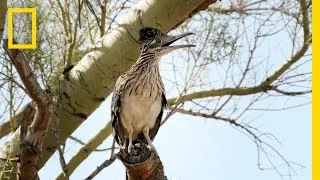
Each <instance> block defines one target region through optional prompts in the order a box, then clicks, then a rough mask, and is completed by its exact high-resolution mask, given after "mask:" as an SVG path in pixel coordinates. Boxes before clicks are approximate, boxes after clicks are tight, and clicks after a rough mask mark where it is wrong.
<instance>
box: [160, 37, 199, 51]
mask: <svg viewBox="0 0 320 180" xmlns="http://www.w3.org/2000/svg"><path fill="white" fill-rule="evenodd" d="M192 34H193V33H183V34H180V35H176V36H168V37H167V38H165V40H164V41H163V42H162V43H161V49H162V51H163V53H164V54H167V53H169V52H171V51H173V50H176V49H180V48H186V47H194V46H195V45H192V44H183V45H173V46H170V45H171V44H172V43H174V42H176V41H177V40H179V39H181V38H183V37H186V36H189V35H192Z"/></svg>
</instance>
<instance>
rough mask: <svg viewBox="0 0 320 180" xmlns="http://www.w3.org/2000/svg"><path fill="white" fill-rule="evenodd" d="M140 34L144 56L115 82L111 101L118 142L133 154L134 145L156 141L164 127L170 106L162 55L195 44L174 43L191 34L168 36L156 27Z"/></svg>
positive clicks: (115, 134)
mask: <svg viewBox="0 0 320 180" xmlns="http://www.w3.org/2000/svg"><path fill="white" fill-rule="evenodd" d="M139 34H140V39H139V43H140V51H141V53H140V57H139V59H138V60H137V62H136V63H135V64H134V65H133V66H132V67H131V68H130V70H129V71H128V72H126V73H125V74H123V75H121V76H120V77H119V78H118V80H117V82H116V85H115V89H114V91H113V96H112V104H111V120H112V127H113V132H114V133H113V134H114V138H115V140H116V142H117V143H118V144H119V145H120V147H122V148H126V149H128V152H129V153H130V151H131V148H132V147H133V144H135V143H137V142H140V143H146V144H148V145H149V146H150V147H151V148H153V149H154V146H153V145H152V140H153V139H154V138H155V136H156V134H157V132H158V129H159V127H160V123H161V118H162V114H163V110H164V108H165V107H166V106H167V100H166V97H165V94H164V93H165V90H164V85H163V82H162V80H161V76H160V72H159V61H160V58H161V56H163V55H165V54H167V53H169V52H171V51H173V50H175V49H179V48H183V47H191V46H192V45H177V46H170V44H172V43H173V42H175V41H176V40H178V39H180V38H182V37H185V36H187V35H190V34H191V33H186V34H182V35H178V36H168V35H166V34H164V33H162V32H161V31H160V30H158V29H155V28H143V29H141V30H140V31H139Z"/></svg>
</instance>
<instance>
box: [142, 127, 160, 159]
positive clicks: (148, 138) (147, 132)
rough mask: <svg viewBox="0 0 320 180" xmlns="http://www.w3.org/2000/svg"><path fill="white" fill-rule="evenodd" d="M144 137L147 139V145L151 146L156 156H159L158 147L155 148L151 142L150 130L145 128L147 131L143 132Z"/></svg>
mask: <svg viewBox="0 0 320 180" xmlns="http://www.w3.org/2000/svg"><path fill="white" fill-rule="evenodd" d="M143 135H144V138H146V140H147V143H148V145H149V146H150V148H151V150H153V151H154V152H155V153H156V155H158V152H157V150H156V147H154V145H153V144H152V141H151V139H150V137H149V128H145V129H144V130H143Z"/></svg>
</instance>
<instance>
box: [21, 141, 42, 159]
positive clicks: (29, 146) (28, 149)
mask: <svg viewBox="0 0 320 180" xmlns="http://www.w3.org/2000/svg"><path fill="white" fill-rule="evenodd" d="M20 148H21V150H23V152H22V153H28V154H29V155H30V156H33V155H39V154H40V153H41V149H40V148H39V146H38V145H37V144H34V143H30V142H29V141H23V142H22V143H21V144H20Z"/></svg>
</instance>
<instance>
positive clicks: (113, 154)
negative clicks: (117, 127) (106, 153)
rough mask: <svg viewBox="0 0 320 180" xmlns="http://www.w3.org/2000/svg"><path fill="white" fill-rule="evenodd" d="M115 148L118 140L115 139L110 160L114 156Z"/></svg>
mask: <svg viewBox="0 0 320 180" xmlns="http://www.w3.org/2000/svg"><path fill="white" fill-rule="evenodd" d="M115 146H116V139H115V138H113V141H112V147H111V155H110V159H111V158H112V157H113V156H114V149H115V148H116V147H115Z"/></svg>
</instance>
